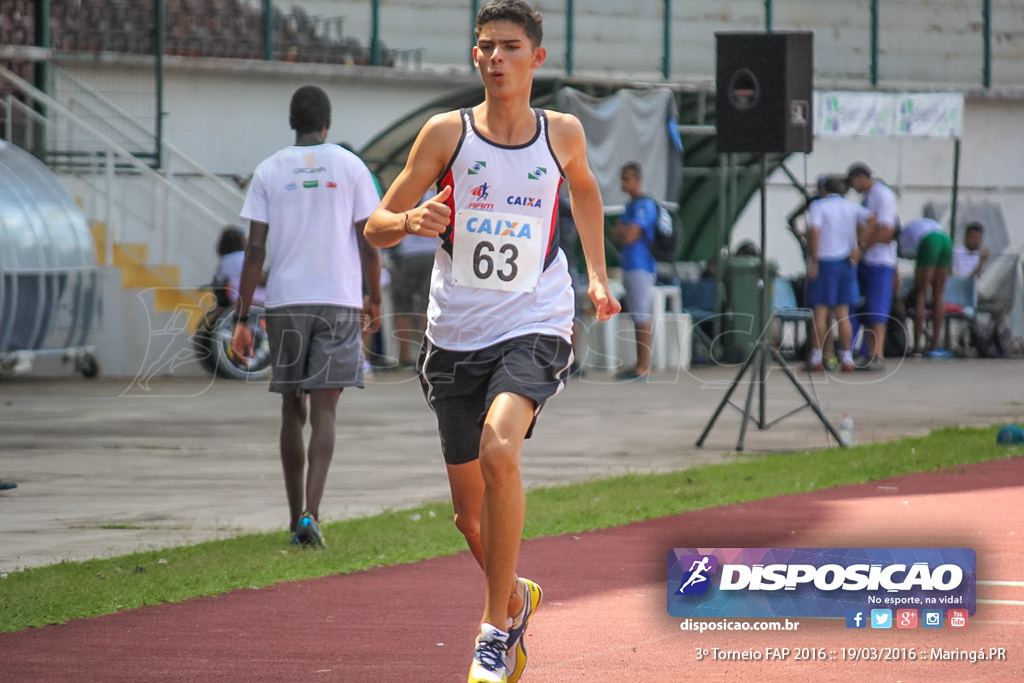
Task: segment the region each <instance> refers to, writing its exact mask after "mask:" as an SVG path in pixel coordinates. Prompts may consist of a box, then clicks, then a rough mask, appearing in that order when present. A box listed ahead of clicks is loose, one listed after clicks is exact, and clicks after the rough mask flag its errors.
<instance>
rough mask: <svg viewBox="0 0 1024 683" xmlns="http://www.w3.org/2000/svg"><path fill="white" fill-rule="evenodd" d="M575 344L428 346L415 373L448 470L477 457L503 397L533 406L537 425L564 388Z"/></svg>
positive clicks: (548, 340)
mask: <svg viewBox="0 0 1024 683" xmlns="http://www.w3.org/2000/svg"><path fill="white" fill-rule="evenodd" d="M571 363H572V344H570V343H569V342H568V341H566V340H565V339H562V338H561V337H556V336H550V335H540V334H530V335H525V336H522V337H515V338H514V339H509V340H507V341H504V342H500V343H498V344H495V345H493V346H488V347H485V348H483V349H477V350H475V351H448V350H446V349H441V348H438V347H436V346H434V345H433V344H432V343H430V342H429V341H425V342H424V344H423V347H422V349H421V351H420V357H419V361H418V362H417V371H418V372H419V376H420V384H421V386H422V387H423V395H424V396H425V397H426V399H427V403H428V404H429V405H430V407H431V408H432V409H433V411H434V414H435V415H436V416H437V431H438V434H439V435H440V437H441V453H442V454H443V455H444V461H445V462H446V463H448V464H449V465H461V464H463V463H467V462H471V461H473V460H475V459H476V458H477V457H479V454H480V436H481V434H482V431H483V425H484V418H485V417H486V416H487V411H488V410H490V407H491V403H492V402H493V401H494V398H495V397H496V396H497V395H498V394H501V393H505V392H508V393H512V394H519V395H520V396H525V397H526V398H528V399H530V400H531V401H533V403H534V405H535V406H536V408H535V410H534V422H533V423H531V425H530V429H529V431H528V432H527V434H526V437H527V438H529V437H530V435H531V434H532V433H533V425H534V424H535V423H536V420H537V415H538V414H539V413H540V410H541V408H543V407H544V402H545V401H546V400H547V399H548V398H550V397H552V396H554V395H555V394H557V393H558V392H559V391H561V390H562V389H563V388H564V387H565V380H566V377H567V376H568V373H569V365H570V364H571Z"/></svg>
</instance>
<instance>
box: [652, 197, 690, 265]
mask: <svg viewBox="0 0 1024 683" xmlns="http://www.w3.org/2000/svg"><path fill="white" fill-rule="evenodd" d="M648 199H650V200H651V201H652V202H654V203H655V204H656V205H657V206H658V220H657V222H656V223H655V224H654V240H653V241H652V242H650V243H649V244H648V245H647V246H648V248H650V250H651V256H653V257H654V260H655V261H662V262H665V263H674V262H675V260H676V254H677V253H678V252H679V237H680V234H681V233H682V230H681V229H680V227H679V217H678V216H677V215H675V214H673V213H672V212H671V211H669V210H668V208H667V207H666V206H665V205H664V204H662V203H661V202H659V201H658V200H656V199H654V198H653V197H648Z"/></svg>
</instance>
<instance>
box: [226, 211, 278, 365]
mask: <svg viewBox="0 0 1024 683" xmlns="http://www.w3.org/2000/svg"><path fill="white" fill-rule="evenodd" d="M269 230H270V226H269V225H267V224H266V223H262V222H260V221H250V222H249V239H248V240H246V244H245V260H244V261H242V276H241V279H240V281H239V283H238V324H236V325H235V329H234V332H233V333H232V335H231V348H232V350H233V351H234V352H235V354H236V355H237V356H238V357H239V358H252V352H253V348H252V344H253V342H252V330H250V329H249V325H248V323H243V322H242V321H244V320H247V318H248V316H249V306H251V305H252V296H253V293H254V292H255V291H256V285H257V284H259V281H260V280H261V279H263V260H264V259H265V258H266V253H267V248H266V244H267V233H268V232H269Z"/></svg>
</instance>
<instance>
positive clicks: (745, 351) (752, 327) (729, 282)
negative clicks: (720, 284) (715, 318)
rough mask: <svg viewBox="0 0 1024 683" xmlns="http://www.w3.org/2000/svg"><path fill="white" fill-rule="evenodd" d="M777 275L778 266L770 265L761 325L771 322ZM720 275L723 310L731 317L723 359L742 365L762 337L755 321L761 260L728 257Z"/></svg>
mask: <svg viewBox="0 0 1024 683" xmlns="http://www.w3.org/2000/svg"><path fill="white" fill-rule="evenodd" d="M778 271H779V266H778V264H777V263H775V262H774V261H769V262H768V282H767V283H766V286H767V287H768V291H767V292H766V295H767V299H766V301H767V303H766V307H767V312H766V318H765V320H764V325H768V324H769V322H770V321H771V314H772V291H771V286H772V282H774V280H775V275H776V274H777V273H778ZM722 273H723V281H724V283H725V292H726V306H727V308H728V310H729V311H730V312H731V314H732V315H731V316H730V317H729V323H728V328H729V333H728V334H727V335H726V337H725V353H726V358H727V359H728V360H729V361H730V362H742V361H743V360H746V358H747V357H748V356H749V355H750V352H751V350H752V349H753V348H754V344H756V343H757V340H758V339H759V338H760V337H761V325H760V324H759V319H758V308H759V307H760V305H761V259H760V258H758V257H757V256H729V257H727V258H726V259H725V267H724V269H723V271H722Z"/></svg>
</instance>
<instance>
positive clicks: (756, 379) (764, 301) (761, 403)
mask: <svg viewBox="0 0 1024 683" xmlns="http://www.w3.org/2000/svg"><path fill="white" fill-rule="evenodd" d="M767 179H768V158H767V156H766V155H765V154H764V153H762V154H761V275H760V282H759V288H760V297H759V306H758V312H757V324H758V329H760V330H761V334H760V335H759V336H758V339H757V342H756V343H755V344H754V348H753V350H752V351H751V352H750V355H749V356H748V357H747V359H746V360H745V361H744V362H743V365H742V366H741V367H740V371H739V373H738V374H737V375H736V378H735V379H733V381H732V384H731V385H730V386H729V390H728V391H727V392H725V396H724V397H723V398H722V401H721V402H720V403H719V404H718V408H716V409H715V414H714V415H712V416H711V420H710V421H709V422H708V424H707V426H706V427H705V428H704V432H703V433H702V434H701V435H700V438H699V439H697V446H698V447H699V446H703V445H704V440H705V439H706V438H707V436H708V434H709V433H710V432H711V428H712V427H714V426H715V421H716V420H717V419H718V416H719V415H721V413H722V410H723V409H724V408H725V406H726V405H727V404H728V405H732V406H733V407H734V408H736V409H737V410H738V409H739V406H737V405H735V404H733V403H731V402H730V401H729V399H730V398H731V397H732V394H733V392H734V391H736V387H737V386H739V383H740V380H741V379H742V378H743V375H744V374H745V373H746V372H747V370H750V371H751V379H750V388H749V389H748V390H747V401H746V403H745V404H744V406H743V422H742V423H741V424H740V438H739V440H738V441H737V442H736V450H737V451H742V450H743V442H744V439H745V438H746V435H747V423H748V422H749V421H750V420H751V419H752V418H751V405H752V403H753V399H754V388H755V387H757V389H758V416H757V427H758V429H762V430H764V429H768V428H769V427H771V426H772V425H774V424H775V423H777V422H780V421H781V420H784V419H785V418H787V417H789V416H790V415H793V414H794V413H796V412H798V411H800V410H803V409H804V408H806V407H808V406H809V407H810V408H811V409H812V410H813V411H814V413H815V414H816V415H817V416H818V419H819V420H821V423H822V424H823V425H825V428H826V429H828V431H829V433H831V434H832V436H833V438H835V440H836V442H837V443H839V444H842V443H843V442H842V439H840V438H839V432H837V431H836V428H835V427H833V426H832V424H831V423H830V422H829V421H828V418H826V417H825V414H824V413H822V412H821V408H819V407H818V404H817V402H816V401H815V400H814V399H813V398H811V395H810V394H808V393H807V390H806V389H804V388H803V385H801V384H800V382H799V381H798V380H797V378H796V375H794V374H793V370H792V369H791V368H790V367H789V364H788V363H786V360H785V359H784V358H783V357H782V354H780V353H779V351H778V349H776V348H775V347H774V346H773V345H772V344H771V342H770V341H769V340H768V339H767V336H766V334H765V332H766V330H767V326H766V322H767V320H768V285H769V281H768V260H767V257H766V256H765V247H766V246H767V242H768V240H767V232H768V228H767V223H768V211H767V199H766V194H765V190H766V183H767ZM769 357H771V358H772V359H774V360H775V363H776V364H777V365H778V366H779V367H780V368H782V371H783V372H784V373H786V377H788V378H789V381H790V382H792V384H793V386H794V387H796V389H797V391H799V392H800V395H801V396H803V398H804V405H802V406H800V407H798V408H796V409H794V410H791V411H790V412H788V413H786V414H785V415H783V416H781V417H779V418H776V419H775V420H772V421H771V422H768V420H767V418H766V416H765V408H766V392H765V388H766V382H765V380H766V378H767V362H768V358H769Z"/></svg>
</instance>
